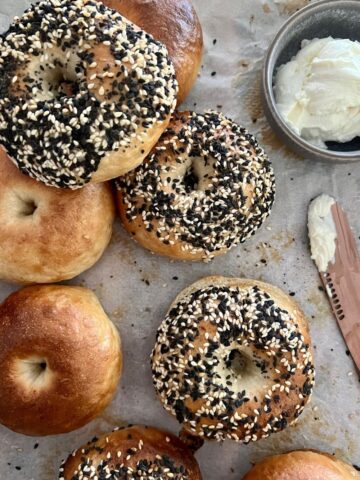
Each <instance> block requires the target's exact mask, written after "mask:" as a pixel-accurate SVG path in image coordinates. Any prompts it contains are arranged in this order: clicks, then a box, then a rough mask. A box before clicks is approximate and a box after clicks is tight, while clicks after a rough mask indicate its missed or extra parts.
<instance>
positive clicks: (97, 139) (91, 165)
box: [0, 0, 178, 188]
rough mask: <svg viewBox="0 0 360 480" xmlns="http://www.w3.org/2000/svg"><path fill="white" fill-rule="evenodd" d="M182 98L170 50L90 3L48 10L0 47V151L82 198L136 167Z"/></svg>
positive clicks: (42, 7) (57, 0)
mask: <svg viewBox="0 0 360 480" xmlns="http://www.w3.org/2000/svg"><path fill="white" fill-rule="evenodd" d="M177 90H178V88H177V82H176V78H175V71H174V67H173V65H172V64H171V62H170V60H169V57H168V53H167V50H166V48H165V47H164V46H163V45H162V44H160V43H159V42H157V41H155V40H154V39H153V38H152V37H151V36H150V35H148V34H147V33H145V32H144V31H142V30H140V29H139V27H137V26H135V25H134V24H132V23H131V22H130V21H128V20H127V19H126V18H125V17H122V16H121V15H120V14H119V13H116V12H115V11H114V10H112V9H110V8H107V7H105V6H104V5H103V4H101V3H99V2H96V1H93V0H43V1H41V2H40V3H36V4H34V5H33V6H32V7H31V8H30V9H29V10H28V11H27V12H25V14H24V15H23V16H22V17H21V18H16V19H15V20H14V22H13V24H12V25H11V26H10V28H9V30H8V31H7V32H6V33H5V34H4V35H2V36H1V37H0V141H1V142H2V143H3V145H4V146H5V147H6V149H7V152H8V154H9V155H10V157H11V158H12V159H13V161H14V162H15V164H16V165H17V166H18V168H19V169H20V170H21V171H22V172H24V173H26V174H28V175H30V176H32V177H33V178H36V179H37V180H40V181H42V182H44V183H46V184H47V185H50V186H55V187H64V188H79V187H82V186H83V185H85V184H86V183H89V182H103V181H105V180H109V179H111V178H115V177H117V176H119V175H122V174H123V173H125V172H127V171H129V170H131V169H133V168H135V167H136V166H137V165H139V164H140V163H141V162H142V160H143V159H144V158H145V157H146V155H147V154H148V153H149V151H150V150H151V148H152V147H153V146H154V145H155V143H156V142H157V140H158V139H159V137H160V135H161V134H162V132H163V131H164V130H165V128H166V126H167V124H168V122H169V120H170V115H171V113H172V111H173V109H174V107H175V104H176V94H177Z"/></svg>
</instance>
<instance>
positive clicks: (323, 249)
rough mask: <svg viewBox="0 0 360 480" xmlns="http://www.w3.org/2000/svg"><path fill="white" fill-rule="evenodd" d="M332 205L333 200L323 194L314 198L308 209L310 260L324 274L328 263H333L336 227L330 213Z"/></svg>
mask: <svg viewBox="0 0 360 480" xmlns="http://www.w3.org/2000/svg"><path fill="white" fill-rule="evenodd" d="M334 204H335V200H334V198H332V197H330V196H329V195H325V194H323V195H320V196H319V197H317V198H315V200H313V201H312V202H311V204H310V207H309V215H308V229H309V238H310V245H311V258H312V259H313V260H314V262H315V263H316V265H317V267H318V269H319V271H320V272H326V271H327V269H328V265H329V263H334V262H335V252H336V227H335V222H334V219H333V216H332V212H331V207H332V206H333V205H334Z"/></svg>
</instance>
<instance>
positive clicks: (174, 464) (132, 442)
mask: <svg viewBox="0 0 360 480" xmlns="http://www.w3.org/2000/svg"><path fill="white" fill-rule="evenodd" d="M90 478H99V479H107V478H109V479H129V480H153V479H162V480H165V479H173V480H201V478H202V477H201V473H200V470H199V466H198V464H197V462H196V460H195V458H194V457H193V455H192V454H191V452H190V450H189V449H188V448H187V447H186V446H185V445H184V444H183V443H182V442H181V441H180V440H179V439H178V438H177V437H175V436H174V435H171V434H170V433H167V432H164V431H162V430H157V429H155V428H150V427H141V426H133V427H128V428H124V429H117V430H115V431H114V432H112V433H109V434H107V435H105V436H102V437H101V438H96V439H94V440H92V441H91V442H89V443H88V444H87V445H84V446H83V447H81V448H79V449H78V450H75V451H74V452H73V453H72V454H71V455H70V456H69V458H68V459H67V460H66V461H65V462H64V463H63V464H62V466H61V467H60V472H59V480H85V479H90Z"/></svg>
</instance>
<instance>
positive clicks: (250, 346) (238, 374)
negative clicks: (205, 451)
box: [151, 277, 314, 443]
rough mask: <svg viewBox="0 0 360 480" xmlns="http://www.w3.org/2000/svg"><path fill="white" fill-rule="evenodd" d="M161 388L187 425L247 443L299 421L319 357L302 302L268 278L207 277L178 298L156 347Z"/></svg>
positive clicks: (156, 377)
mask: <svg viewBox="0 0 360 480" xmlns="http://www.w3.org/2000/svg"><path fill="white" fill-rule="evenodd" d="M151 361H152V371H153V381H154V386H155V390H156V392H157V394H158V396H159V398H160V401H161V402H162V404H163V406H164V408H165V409H166V410H167V411H169V412H170V413H171V414H172V415H174V416H176V418H177V419H178V421H179V422H180V423H181V424H182V426H183V429H184V431H185V432H189V433H190V434H194V435H196V436H199V437H201V438H204V439H207V440H219V441H221V440H224V439H226V438H228V439H232V440H236V441H239V442H243V443H248V442H250V441H256V440H259V439H261V438H265V437H268V436H269V435H270V434H272V433H274V432H278V431H281V430H283V429H284V428H285V427H287V426H288V425H291V424H293V423H294V422H295V421H296V420H297V418H298V417H299V415H300V414H301V412H302V411H303V409H304V407H305V405H306V403H307V402H308V401H309V398H310V395H311V392H312V389H313V385H314V365H313V360H312V346H311V339H310V334H309V329H308V324H307V321H306V318H305V316H304V314H303V312H302V311H301V310H300V308H299V306H298V305H297V304H296V303H295V302H294V301H293V300H292V299H291V298H290V297H289V296H288V295H286V294H285V293H283V292H282V291H281V290H279V289H278V288H276V287H274V286H272V285H268V284H266V283H263V282H258V281H254V280H244V279H235V278H224V277H208V278H204V279H202V280H200V281H198V282H196V283H194V284H193V285H191V286H190V287H188V288H186V289H185V290H184V291H183V292H181V293H180V294H179V296H178V297H177V298H176V299H175V301H174V302H173V303H172V305H171V307H170V309H169V311H168V313H167V315H166V317H165V319H164V321H163V322H162V324H161V326H160V328H159V330H158V333H157V338H156V345H155V348H154V351H153V353H152V360H151Z"/></svg>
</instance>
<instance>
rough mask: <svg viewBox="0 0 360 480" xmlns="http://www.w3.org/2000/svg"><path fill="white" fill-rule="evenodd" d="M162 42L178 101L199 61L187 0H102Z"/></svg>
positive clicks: (197, 29) (198, 39)
mask: <svg viewBox="0 0 360 480" xmlns="http://www.w3.org/2000/svg"><path fill="white" fill-rule="evenodd" d="M102 2H103V3H104V4H105V5H107V6H108V7H110V8H113V9H115V10H117V11H118V12H120V13H121V15H124V17H126V18H128V19H129V20H130V21H131V22H134V23H135V24H136V25H138V26H139V27H140V28H142V29H143V30H145V32H148V33H150V35H152V36H153V37H154V38H155V39H156V40H159V42H161V43H163V44H164V45H165V46H166V48H167V50H168V52H169V56H170V59H171V60H172V62H173V64H174V67H175V72H176V78H177V81H178V83H179V93H178V96H177V103H178V105H179V104H180V103H182V102H183V101H184V100H185V98H186V97H187V95H188V94H189V92H190V90H191V88H192V86H193V85H194V83H195V81H196V78H197V75H198V71H199V69H200V65H201V59H202V53H203V46H204V42H203V34H202V28H201V24H200V21H199V18H198V16H197V14H196V11H195V9H194V7H193V5H192V3H191V2H190V1H189V0H151V1H149V0H102Z"/></svg>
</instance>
